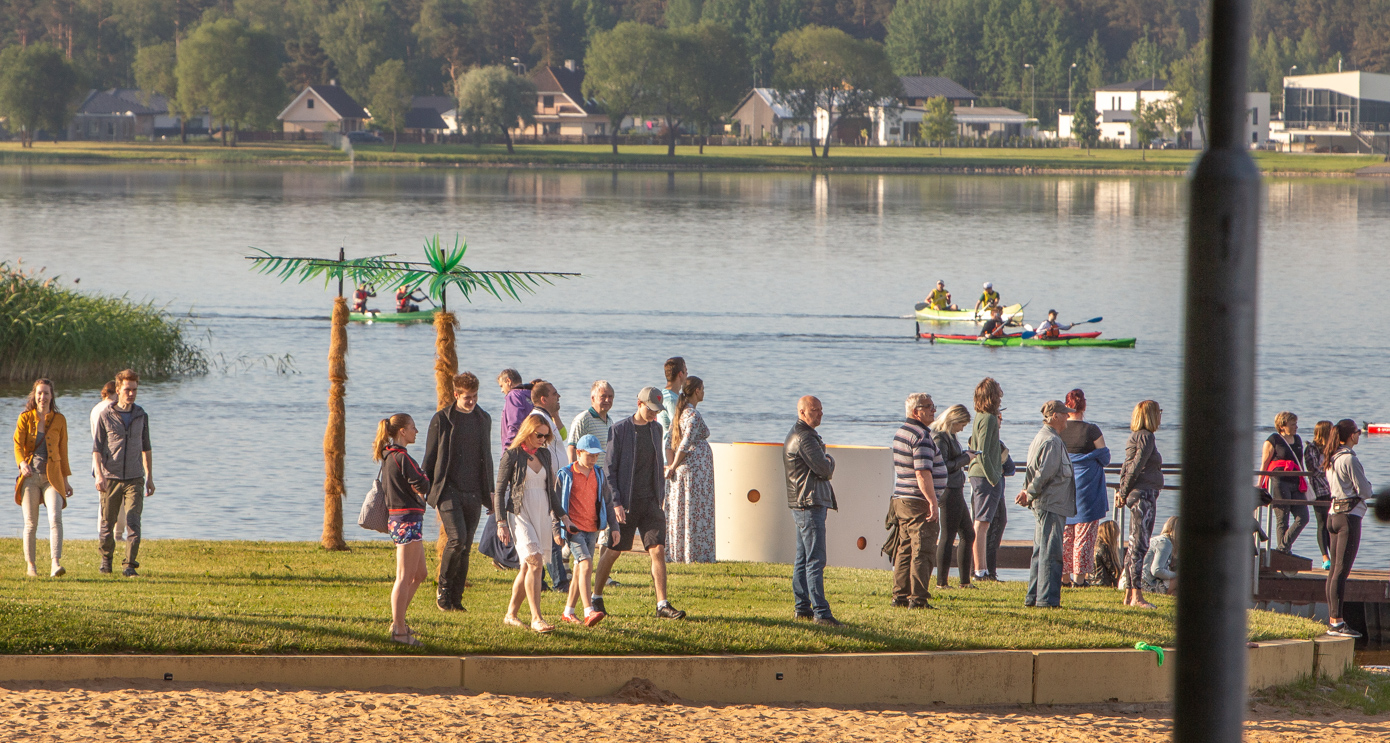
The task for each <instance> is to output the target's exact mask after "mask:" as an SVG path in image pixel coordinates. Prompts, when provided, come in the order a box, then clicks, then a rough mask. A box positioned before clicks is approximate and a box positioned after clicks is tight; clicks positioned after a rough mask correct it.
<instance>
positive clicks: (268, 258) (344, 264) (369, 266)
mask: <svg viewBox="0 0 1390 743" xmlns="http://www.w3.org/2000/svg"><path fill="white" fill-rule="evenodd" d="M251 249H252V250H254V251H256V252H257V253H260V255H248V256H246V258H247V260H249V261H251V267H252V269H254V270H256V271H258V272H260V273H263V274H266V275H270V276H278V277H279V278H280V281H281V282H286V281H290V280H291V279H293V280H295V281H297V282H298V283H301V284H302V283H304V282H306V281H310V280H313V279H318V278H322V279H323V284H324V286H328V284H329V282H331V281H333V280H334V279H339V278H346V279H348V280H350V281H352V282H353V283H354V284H375V283H377V282H378V281H379V280H380V278H381V277H382V276H383V275H384V269H385V268H386V266H387V265H388V261H387V259H388V258H391V257H393V256H394V255H395V253H388V254H386V255H373V256H367V257H365V258H353V259H352V260H345V261H336V260H331V259H328V258H308V257H299V256H280V255H271V254H270V253H268V252H266V251H264V250H261V249H260V248H255V247H253V248H251Z"/></svg>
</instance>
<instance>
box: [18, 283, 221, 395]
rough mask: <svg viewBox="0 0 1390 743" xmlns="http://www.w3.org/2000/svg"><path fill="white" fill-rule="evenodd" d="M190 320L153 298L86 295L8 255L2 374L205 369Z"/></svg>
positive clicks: (90, 375) (72, 375)
mask: <svg viewBox="0 0 1390 743" xmlns="http://www.w3.org/2000/svg"><path fill="white" fill-rule="evenodd" d="M187 330H188V321H187V320H181V319H178V318H175V317H173V316H172V315H170V314H169V313H168V312H166V311H164V310H162V309H159V308H157V307H155V306H154V304H153V303H150V302H146V303H144V304H139V303H136V302H132V301H130V300H129V299H127V298H125V297H103V296H93V295H89V294H82V293H80V292H77V291H73V290H72V289H67V288H64V287H62V286H59V285H58V282H57V279H56V277H55V278H45V277H43V276H42V275H40V274H39V273H38V272H32V271H31V272H25V271H23V270H22V268H20V267H18V266H11V265H10V264H9V263H7V262H0V381H8V382H27V381H32V380H34V379H36V378H38V377H48V378H50V379H54V380H61V381H75V380H95V379H101V378H110V376H111V375H112V374H114V373H115V372H117V371H119V370H121V369H126V368H129V369H134V370H136V371H137V372H139V373H140V374H141V375H142V376H150V377H155V378H160V377H172V376H180V375H185V374H205V373H207V371H208V358H207V355H206V353H205V352H204V351H203V349H202V348H200V347H198V346H196V345H194V344H193V343H190V342H189V341H188V340H187V339H186V338H185V332H186V331H187Z"/></svg>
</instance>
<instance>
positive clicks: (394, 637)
mask: <svg viewBox="0 0 1390 743" xmlns="http://www.w3.org/2000/svg"><path fill="white" fill-rule="evenodd" d="M391 642H395V643H400V644H401V645H409V646H410V647H413V648H418V647H420V646H421V645H423V644H424V643H423V642H420V638H418V637H416V636H415V630H413V629H411V628H409V627H406V628H405V632H404V633H402V634H396V633H395V632H392V633H391Z"/></svg>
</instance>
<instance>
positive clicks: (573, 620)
mask: <svg viewBox="0 0 1390 743" xmlns="http://www.w3.org/2000/svg"><path fill="white" fill-rule="evenodd" d="M560 621H562V622H564V623H566V624H583V622H581V621H579V617H576V616H575V615H573V614H561V615H560Z"/></svg>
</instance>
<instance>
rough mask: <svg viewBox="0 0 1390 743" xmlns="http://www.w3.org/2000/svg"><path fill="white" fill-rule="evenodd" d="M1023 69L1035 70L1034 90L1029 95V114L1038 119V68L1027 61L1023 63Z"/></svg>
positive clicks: (1033, 78)
mask: <svg viewBox="0 0 1390 743" xmlns="http://www.w3.org/2000/svg"><path fill="white" fill-rule="evenodd" d="M1023 69H1025V70H1032V71H1033V75H1032V81H1033V92H1032V93H1031V94H1030V95H1029V97H1028V115H1029V116H1032V117H1033V118H1035V119H1036V118H1037V117H1038V110H1037V108H1038V100H1037V99H1038V70H1037V68H1035V67H1033V65H1030V64H1028V63H1027V62H1024V63H1023Z"/></svg>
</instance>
